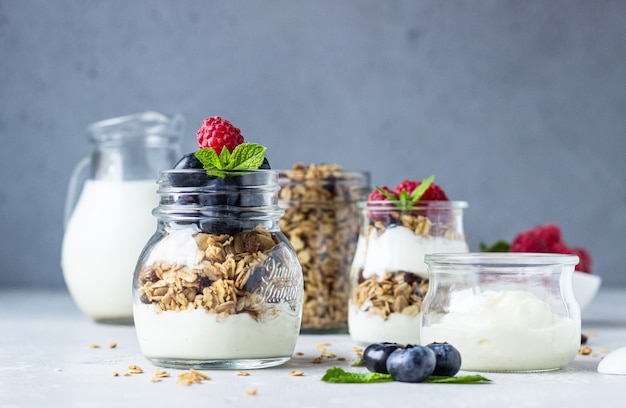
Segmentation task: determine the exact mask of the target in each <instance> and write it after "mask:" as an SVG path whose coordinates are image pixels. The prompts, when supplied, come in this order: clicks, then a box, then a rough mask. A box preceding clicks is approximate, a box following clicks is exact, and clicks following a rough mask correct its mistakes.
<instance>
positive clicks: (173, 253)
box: [143, 224, 204, 267]
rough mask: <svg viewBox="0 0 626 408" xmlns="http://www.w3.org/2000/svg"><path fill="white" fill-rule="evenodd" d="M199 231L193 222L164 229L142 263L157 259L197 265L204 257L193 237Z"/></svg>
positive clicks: (147, 263) (192, 265) (177, 263)
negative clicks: (164, 231) (163, 233)
mask: <svg viewBox="0 0 626 408" xmlns="http://www.w3.org/2000/svg"><path fill="white" fill-rule="evenodd" d="M200 231H201V230H200V229H199V228H198V226H197V225H194V224H192V225H185V226H180V227H177V228H168V229H166V232H167V234H165V235H164V236H163V238H161V240H159V242H157V243H156V244H155V245H153V247H152V248H151V251H150V254H149V255H148V257H147V258H146V259H145V260H144V261H143V263H144V264H145V265H151V264H154V263H157V262H159V261H167V262H168V263H172V264H176V265H185V266H189V267H194V266H197V265H198V264H199V262H200V261H201V260H202V259H203V257H204V253H203V252H202V251H200V250H199V249H198V244H197V243H196V240H195V239H194V235H195V234H197V233H198V232H200Z"/></svg>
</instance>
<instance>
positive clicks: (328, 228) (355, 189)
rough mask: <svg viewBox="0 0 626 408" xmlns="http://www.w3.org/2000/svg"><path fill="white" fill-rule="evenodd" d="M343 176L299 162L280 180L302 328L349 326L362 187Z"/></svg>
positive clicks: (335, 168) (327, 166)
mask: <svg viewBox="0 0 626 408" xmlns="http://www.w3.org/2000/svg"><path fill="white" fill-rule="evenodd" d="M345 177H346V176H345V173H344V172H343V171H342V169H341V167H340V166H338V165H333V164H322V165H314V164H311V165H309V166H305V165H304V164H302V163H297V164H295V165H294V166H293V168H292V170H290V171H288V172H286V173H285V174H284V175H283V179H282V180H281V190H280V192H279V199H280V200H281V204H282V205H283V207H284V208H285V215H284V216H283V218H281V220H280V229H281V231H282V232H283V233H284V234H285V236H286V237H287V238H288V239H289V241H290V243H291V245H292V246H293V248H294V250H295V251H296V253H297V255H298V259H299V261H300V264H301V265H302V273H303V275H304V292H305V293H304V307H303V315H302V329H303V330H328V329H331V330H332V329H342V328H345V327H347V322H348V310H347V309H348V297H349V270H350V264H351V262H352V257H353V255H354V251H355V249H356V244H357V240H358V235H359V230H360V211H359V210H358V208H357V207H356V205H355V202H356V201H357V200H359V199H361V198H362V194H363V191H362V189H363V187H364V186H361V185H358V183H351V182H345V183H344V182H343V181H345Z"/></svg>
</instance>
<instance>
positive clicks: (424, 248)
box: [352, 226, 469, 279]
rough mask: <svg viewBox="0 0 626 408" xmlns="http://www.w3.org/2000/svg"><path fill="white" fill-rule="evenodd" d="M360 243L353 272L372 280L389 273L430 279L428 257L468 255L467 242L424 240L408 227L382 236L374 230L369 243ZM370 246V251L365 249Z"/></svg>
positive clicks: (442, 239)
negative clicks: (426, 257)
mask: <svg viewBox="0 0 626 408" xmlns="http://www.w3.org/2000/svg"><path fill="white" fill-rule="evenodd" d="M364 242H365V238H364V237H361V238H360V239H359V244H360V245H359V247H358V248H357V251H356V254H355V258H354V262H353V264H352V268H353V269H355V270H360V269H361V268H362V269H363V277H364V278H365V279H368V278H371V277H372V276H374V275H379V276H380V275H381V274H383V273H385V272H398V271H404V272H412V273H415V274H416V275H419V276H421V277H423V278H426V277H428V271H427V268H426V264H425V263H424V255H426V254H431V253H444V252H446V253H457V252H463V253H464V252H468V251H469V248H468V246H467V243H466V242H465V240H452V239H447V238H444V237H423V236H421V235H416V234H415V233H414V232H413V231H411V230H410V229H408V228H406V227H402V226H396V227H392V228H388V229H386V230H385V231H384V232H383V233H382V234H380V235H377V232H376V231H374V230H372V232H370V234H369V237H368V239H367V243H366V244H363V243H364ZM365 245H366V247H365Z"/></svg>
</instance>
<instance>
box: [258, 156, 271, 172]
mask: <svg viewBox="0 0 626 408" xmlns="http://www.w3.org/2000/svg"><path fill="white" fill-rule="evenodd" d="M271 168H272V167H271V166H270V162H268V161H267V157H264V158H263V163H261V166H260V167H259V170H270V169H271Z"/></svg>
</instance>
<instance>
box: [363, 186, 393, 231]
mask: <svg viewBox="0 0 626 408" xmlns="http://www.w3.org/2000/svg"><path fill="white" fill-rule="evenodd" d="M379 188H380V189H381V190H385V191H386V192H388V193H389V194H391V195H393V196H394V198H397V195H396V193H395V192H394V191H393V190H392V189H390V188H389V187H387V186H380V187H379ZM380 201H389V198H387V197H386V196H385V195H384V194H383V193H381V192H380V191H378V189H374V190H372V192H371V193H370V194H369V196H368V197H367V204H368V206H369V207H370V211H368V212H367V216H368V217H369V219H370V220H372V222H373V223H375V222H377V221H380V222H382V223H383V224H387V223H388V222H389V220H390V214H389V210H388V208H381V209H377V208H376V207H377V206H380ZM375 202H376V204H374V203H375Z"/></svg>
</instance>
